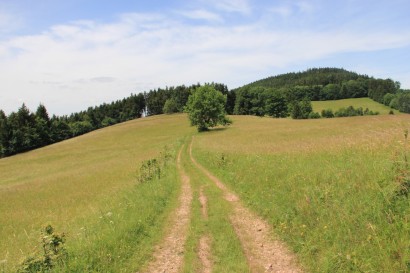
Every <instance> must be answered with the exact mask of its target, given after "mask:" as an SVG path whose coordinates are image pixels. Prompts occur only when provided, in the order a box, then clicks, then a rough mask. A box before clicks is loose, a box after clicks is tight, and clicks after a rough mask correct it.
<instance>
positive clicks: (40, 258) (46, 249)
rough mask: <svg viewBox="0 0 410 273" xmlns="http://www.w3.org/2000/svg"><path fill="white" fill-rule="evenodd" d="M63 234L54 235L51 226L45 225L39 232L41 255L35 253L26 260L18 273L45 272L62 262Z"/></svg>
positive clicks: (64, 256) (63, 254)
mask: <svg viewBox="0 0 410 273" xmlns="http://www.w3.org/2000/svg"><path fill="white" fill-rule="evenodd" d="M64 243H65V234H64V233H61V234H59V233H55V232H54V228H53V227H52V226H51V225H47V226H46V227H45V228H44V230H43V231H42V232H41V245H42V249H43V253H42V254H37V253H35V254H34V255H32V256H30V257H28V258H26V259H25V260H24V261H23V262H22V264H21V266H20V268H19V269H18V271H17V272H18V273H32V272H46V271H49V270H51V269H52V268H54V267H55V266H56V265H59V264H61V263H63V262H64V260H65V259H66V258H67V256H68V255H67V251H66V249H65V248H64Z"/></svg>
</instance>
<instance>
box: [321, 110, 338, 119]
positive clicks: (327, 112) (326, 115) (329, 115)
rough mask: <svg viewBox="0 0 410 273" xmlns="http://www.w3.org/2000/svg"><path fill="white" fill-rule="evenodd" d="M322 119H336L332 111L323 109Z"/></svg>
mask: <svg viewBox="0 0 410 273" xmlns="http://www.w3.org/2000/svg"><path fill="white" fill-rule="evenodd" d="M322 117H324V118H334V117H335V114H333V111H332V109H326V110H325V109H323V110H322Z"/></svg>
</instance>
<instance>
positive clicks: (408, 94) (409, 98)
mask: <svg viewBox="0 0 410 273" xmlns="http://www.w3.org/2000/svg"><path fill="white" fill-rule="evenodd" d="M383 104H384V105H386V106H389V107H390V108H393V109H396V110H399V111H400V112H403V113H410V90H399V91H397V92H396V93H394V94H392V93H387V94H385V95H384V96H383Z"/></svg>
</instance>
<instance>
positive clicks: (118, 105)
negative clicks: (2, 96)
mask: <svg viewBox="0 0 410 273" xmlns="http://www.w3.org/2000/svg"><path fill="white" fill-rule="evenodd" d="M144 110H145V99H144V95H143V94H138V95H133V94H131V96H130V97H128V98H124V99H122V100H118V101H115V102H112V103H110V104H105V103H104V104H102V105H100V106H96V107H89V108H88V109H87V110H86V111H81V112H78V113H73V114H71V115H69V116H55V115H53V116H52V117H51V118H50V116H49V114H48V111H47V109H46V107H45V106H44V105H42V104H40V105H39V106H38V108H37V110H36V111H35V112H31V111H30V110H29V109H28V108H27V106H26V105H25V104H23V105H22V106H21V107H20V108H19V109H18V110H17V111H16V112H12V113H11V114H10V115H8V116H6V114H5V113H4V111H2V110H0V157H4V156H9V155H14V154H17V153H21V152H25V151H29V150H32V149H36V148H39V147H43V146H46V145H49V144H52V143H56V142H59V141H62V140H65V139H69V138H72V137H75V136H79V135H82V134H85V133H88V132H90V131H93V130H96V129H99V128H103V127H106V126H109V125H113V124H116V123H119V122H123V121H127V120H130V119H134V118H139V117H141V116H142V114H143V112H144Z"/></svg>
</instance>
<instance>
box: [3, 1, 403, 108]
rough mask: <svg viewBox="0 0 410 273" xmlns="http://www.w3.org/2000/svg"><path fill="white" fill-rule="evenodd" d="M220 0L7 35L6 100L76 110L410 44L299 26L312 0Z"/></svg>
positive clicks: (393, 36)
mask: <svg viewBox="0 0 410 273" xmlns="http://www.w3.org/2000/svg"><path fill="white" fill-rule="evenodd" d="M210 2H213V1H207V3H208V4H209V3H210ZM214 2H215V3H214V5H213V6H212V8H210V7H209V8H207V6H205V8H204V7H203V6H201V7H200V8H199V7H198V8H197V7H194V8H191V7H189V8H187V9H180V10H173V11H171V12H169V13H155V12H154V13H126V14H121V15H119V16H117V17H116V19H115V20H113V21H111V22H105V23H102V22H98V21H93V20H82V21H74V22H69V23H65V24H60V25H54V26H50V27H49V28H48V29H47V30H45V31H43V32H41V33H38V34H32V35H24V36H15V37H11V38H7V39H3V40H1V41H0V81H1V83H2V91H1V93H0V108H1V109H3V110H5V111H6V112H10V111H12V110H16V109H17V108H18V107H19V106H20V105H21V103H22V102H23V101H25V102H27V104H28V105H29V107H30V108H33V110H34V107H36V106H37V105H38V103H40V102H42V103H44V104H45V105H46V107H47V108H48V109H49V111H50V112H51V113H56V114H68V113H71V112H73V111H79V110H82V109H85V108H86V107H88V106H91V105H96V104H100V103H102V102H110V101H112V100H116V99H120V98H122V97H124V96H128V95H129V94H130V93H131V92H133V93H138V92H141V91H148V90H149V89H151V88H157V87H165V86H170V85H178V84H192V83H197V82H210V81H217V82H223V83H226V84H228V86H229V87H230V88H234V87H237V86H240V85H242V84H245V83H248V82H250V81H254V80H257V79H260V78H262V77H266V76H269V75H273V74H275V71H282V72H283V71H285V70H286V69H287V68H289V67H295V66H296V67H297V66H298V65H300V64H309V63H310V62H314V61H317V60H320V59H323V58H328V57H329V56H334V55H337V54H346V53H351V52H361V53H366V52H374V51H381V50H389V49H396V48H403V47H409V45H410V35H409V34H410V33H409V32H410V31H409V30H407V29H405V28H403V29H400V30H397V31H394V32H393V31H390V30H381V31H369V29H361V28H360V27H358V28H355V29H352V28H350V26H348V27H343V26H340V27H338V28H337V29H335V28H333V27H332V28H323V29H319V30H318V29H317V28H315V29H312V28H309V27H306V28H300V27H298V25H297V24H292V25H290V26H289V21H288V20H290V18H295V17H294V15H295V14H297V16H302V15H305V16H306V17H303V16H302V17H303V18H307V20H308V18H310V16H312V13H314V11H315V7H314V6H311V5H308V4H307V2H298V3H296V4H291V5H286V3H285V4H281V5H278V6H271V7H269V8H266V9H263V12H262V11H259V12H258V13H256V12H255V7H252V5H251V4H250V2H247V1H245V0H230V1H228V0H224V1H214ZM209 5H210V4H209ZM232 14H237V15H235V16H236V17H235V18H242V19H243V20H240V22H237V21H236V20H235V19H233V18H231V16H232ZM237 16H239V17H237ZM3 17H4V18H7V16H3ZM1 18H2V16H1V14H0V27H1V23H2V19H1ZM3 20H4V19H3ZM285 26H289V27H287V28H285ZM381 37H382V38H381ZM335 66H337V64H335ZM306 68H307V67H306ZM288 71H291V70H289V69H288ZM285 72H287V71H285ZM358 72H362V71H358Z"/></svg>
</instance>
